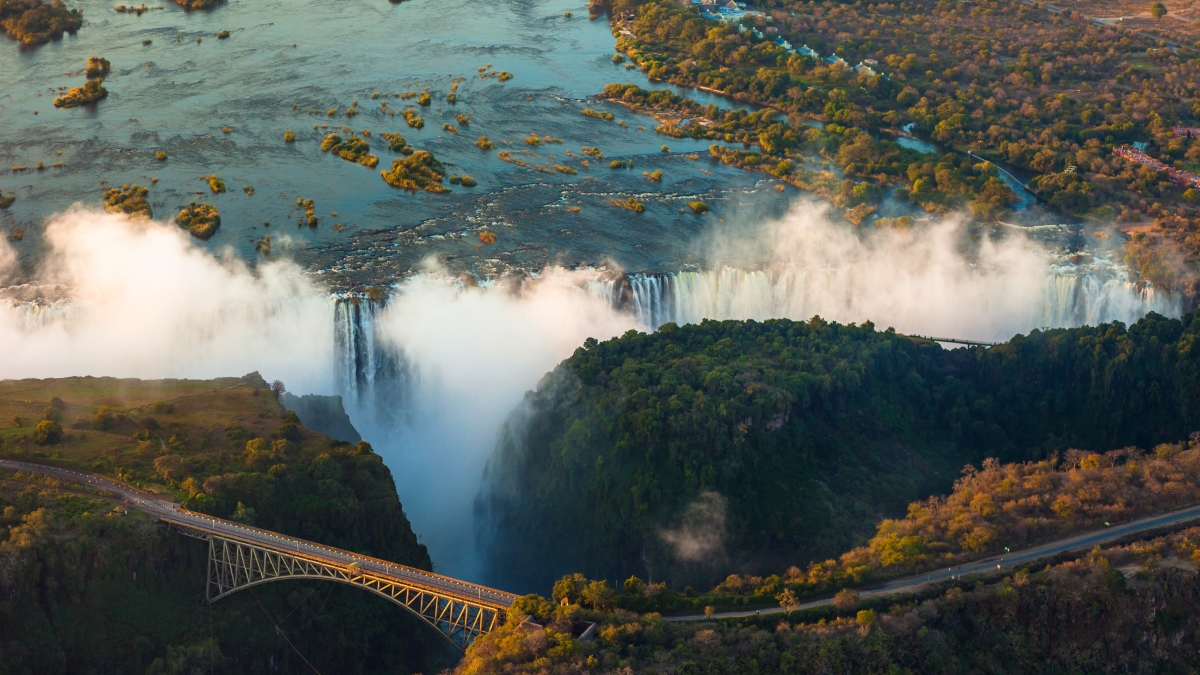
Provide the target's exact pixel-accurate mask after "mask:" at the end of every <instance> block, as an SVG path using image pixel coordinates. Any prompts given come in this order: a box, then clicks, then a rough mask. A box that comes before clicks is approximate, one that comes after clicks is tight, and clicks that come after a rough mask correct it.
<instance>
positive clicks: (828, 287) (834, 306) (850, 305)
mask: <svg viewBox="0 0 1200 675" xmlns="http://www.w3.org/2000/svg"><path fill="white" fill-rule="evenodd" d="M845 282H846V280H845V279H843V278H842V277H841V274H840V271H839V270H828V269H827V270H795V269H785V270H782V271H768V270H741V269H737V268H732V267H725V268H723V269H720V270H712V271H687V272H673V273H669V274H631V275H628V276H625V277H623V278H621V279H619V280H618V281H617V282H616V283H614V284H612V285H611V286H609V287H607V288H605V289H599V288H598V290H602V291H603V292H607V293H608V297H609V299H610V300H611V302H612V304H613V306H614V307H616V308H618V309H622V310H625V311H629V312H631V313H632V314H633V315H634V316H635V317H636V318H637V320H638V322H639V323H641V324H642V325H644V326H646V327H647V328H649V329H654V328H657V327H658V326H661V325H662V324H664V323H667V322H675V323H680V324H683V323H698V322H700V321H701V320H703V319H717V320H723V319H753V320H758V321H763V320H767V319H771V318H789V319H797V320H804V319H808V318H809V317H811V316H813V315H818V314H819V315H821V316H823V317H826V318H830V319H834V320H839V321H847V320H849V321H853V320H859V321H862V320H867V319H874V320H876V321H880V319H879V318H876V317H872V316H870V315H868V314H866V313H865V312H864V313H863V315H862V316H858V317H857V319H856V318H854V316H855V308H856V306H857V305H859V304H864V303H863V302H862V299H861V298H858V297H856V296H855V292H854V290H853V285H852V284H849V283H845ZM1038 305H1039V306H1037V307H1030V308H1028V311H1026V312H1024V317H1023V318H1024V321H1021V323H1024V324H1025V325H1013V323H1012V322H1011V321H1008V322H1006V325H1003V326H999V327H997V329H995V330H994V331H992V332H990V333H989V334H986V335H982V334H973V335H970V336H966V335H964V336H962V337H975V338H980V339H983V338H987V339H998V340H999V339H1007V338H1009V337H1011V336H1012V335H1013V334H1014V333H1015V332H1025V331H1028V330H1031V329H1033V328H1072V327H1077V326H1084V325H1096V324H1100V323H1107V322H1110V321H1121V322H1124V323H1125V324H1131V323H1134V322H1136V321H1137V320H1138V319H1139V318H1141V317H1142V316H1144V315H1145V314H1147V313H1149V312H1157V313H1159V314H1164V315H1167V316H1179V314H1180V301H1179V298H1177V297H1174V296H1171V295H1169V294H1166V293H1162V292H1159V291H1157V290H1156V289H1155V288H1154V287H1153V286H1151V285H1148V284H1144V283H1135V282H1132V281H1130V280H1129V279H1128V278H1127V277H1126V276H1125V275H1124V274H1123V273H1121V271H1120V270H1113V269H1104V268H1101V269H1076V270H1061V269H1056V270H1054V271H1052V273H1050V274H1049V275H1047V277H1046V282H1045V288H1044V292H1043V293H1042V297H1041V299H1040V303H1038ZM904 328H905V329H906V330H909V331H913V332H930V331H933V330H934V329H935V327H922V326H919V325H914V326H905V327H904ZM985 330H986V329H985Z"/></svg>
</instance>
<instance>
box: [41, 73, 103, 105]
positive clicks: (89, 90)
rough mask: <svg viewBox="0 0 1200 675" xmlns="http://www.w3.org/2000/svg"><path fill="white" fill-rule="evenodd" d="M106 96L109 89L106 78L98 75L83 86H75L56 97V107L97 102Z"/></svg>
mask: <svg viewBox="0 0 1200 675" xmlns="http://www.w3.org/2000/svg"><path fill="white" fill-rule="evenodd" d="M105 96H108V90H107V89H105V88H104V78H103V77H98V78H96V79H94V80H88V81H87V82H86V83H84V85H83V86H82V87H75V88H73V89H71V90H70V91H68V92H67V93H66V94H65V95H63V96H59V97H58V98H56V99H54V107H55V108H74V107H76V106H81V105H87V104H89V103H95V102H96V101H99V100H100V99H102V98H104V97H105Z"/></svg>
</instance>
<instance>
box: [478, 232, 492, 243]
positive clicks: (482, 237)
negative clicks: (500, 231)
mask: <svg viewBox="0 0 1200 675" xmlns="http://www.w3.org/2000/svg"><path fill="white" fill-rule="evenodd" d="M479 241H482V242H483V243H485V244H487V245H488V246H491V245H492V244H495V243H496V233H495V232H486V231H485V232H480V233H479Z"/></svg>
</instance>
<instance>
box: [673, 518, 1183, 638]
mask: <svg viewBox="0 0 1200 675" xmlns="http://www.w3.org/2000/svg"><path fill="white" fill-rule="evenodd" d="M1197 518H1200V506H1193V507H1191V508H1186V509H1183V510H1181V511H1173V512H1171V513H1164V514H1161V515H1157V516H1149V517H1146V518H1142V519H1140V520H1134V521H1131V522H1128V523H1124V524H1121V525H1114V526H1112V527H1106V528H1104V529H1102V530H1094V531H1092V532H1085V533H1083V534H1077V535H1075V536H1072V537H1067V538H1065V539H1059V540H1058V541H1053V542H1050V543H1048V544H1042V545H1041V546H1035V547H1033V548H1028V549H1025V550H1023V551H1015V552H1013V553H1005V554H1004V555H1002V556H1001V555H996V556H992V557H990V558H985V559H983V560H980V561H978V562H973V563H968V564H965V565H958V566H956V567H953V568H944V569H938V570H936V571H933V572H929V573H928V574H918V575H916V576H911V577H905V578H903V579H896V580H895V581H889V582H887V583H884V584H880V585H877V586H871V587H868V588H866V589H862V590H860V591H859V597H861V598H869V597H872V596H878V595H892V594H895V593H904V592H910V591H914V590H917V589H918V588H920V587H921V586H924V585H925V584H928V583H931V582H934V581H943V580H945V579H949V578H951V577H958V576H962V575H966V574H975V573H981V572H995V571H997V570H1001V569H1008V568H1012V567H1017V566H1020V565H1025V564H1026V563H1029V562H1032V561H1034V560H1038V559H1039V558H1047V557H1050V556H1054V555H1058V554H1059V553H1066V552H1067V551H1077V550H1080V549H1088V548H1092V547H1093V546H1095V545H1096V544H1102V543H1104V542H1108V541H1113V540H1114V539H1120V538H1121V537H1124V536H1126V535H1130V534H1137V533H1138V532H1146V531H1148V530H1154V529H1158V528H1160V527H1167V526H1171V525H1178V524H1179V523H1186V522H1188V521H1190V520H1195V519H1197ZM831 604H833V598H822V599H820V600H813V601H811V602H805V603H803V604H801V605H800V606H799V607H798V608H797V609H810V608H812V607H822V606H824V605H831ZM783 611H784V610H783V608H782V607H770V608H767V609H761V610H749V611H744V612H720V613H717V614H714V615H713V618H718V619H726V618H737V617H745V616H755V615H758V614H778V613H782V612H783ZM665 618H666V620H667V621H702V620H704V619H707V618H708V617H705V616H704V615H703V614H692V615H688V616H671V617H665Z"/></svg>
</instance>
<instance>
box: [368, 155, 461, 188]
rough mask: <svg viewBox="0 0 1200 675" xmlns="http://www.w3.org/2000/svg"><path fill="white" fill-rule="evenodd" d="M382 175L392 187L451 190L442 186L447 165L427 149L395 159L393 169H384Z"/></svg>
mask: <svg viewBox="0 0 1200 675" xmlns="http://www.w3.org/2000/svg"><path fill="white" fill-rule="evenodd" d="M380 175H382V176H383V180H384V181H385V182H387V184H388V185H391V186H392V187H398V188H403V189H405V190H425V191H426V192H435V193H437V192H448V191H449V190H447V189H446V188H445V187H443V186H442V181H443V180H444V179H445V176H446V170H445V167H443V166H442V163H441V162H439V161H437V159H436V158H435V157H434V156H433V155H432V154H431V153H429V152H427V151H425V150H418V151H416V152H414V153H413V154H412V155H410V156H408V157H402V158H400V159H397V160H395V161H393V162H392V168H391V170H384V171H382V172H380Z"/></svg>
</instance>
